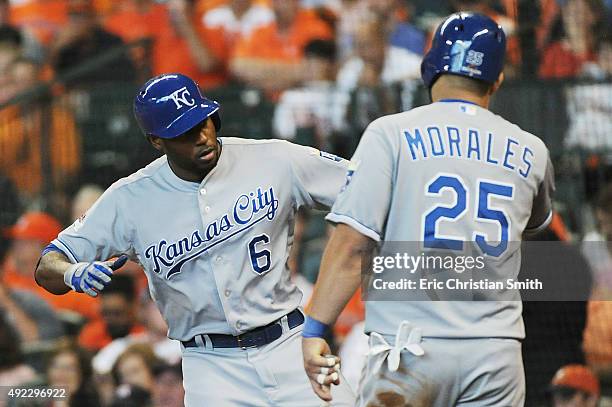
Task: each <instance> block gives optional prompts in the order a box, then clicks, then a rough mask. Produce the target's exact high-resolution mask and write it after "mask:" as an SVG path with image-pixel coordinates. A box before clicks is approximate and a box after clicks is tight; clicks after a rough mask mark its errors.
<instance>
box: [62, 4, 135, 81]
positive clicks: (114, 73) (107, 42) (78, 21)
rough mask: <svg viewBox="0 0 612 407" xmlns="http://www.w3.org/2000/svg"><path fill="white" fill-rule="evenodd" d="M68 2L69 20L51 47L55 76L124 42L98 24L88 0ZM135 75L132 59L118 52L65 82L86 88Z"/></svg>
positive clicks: (125, 79)
mask: <svg viewBox="0 0 612 407" xmlns="http://www.w3.org/2000/svg"><path fill="white" fill-rule="evenodd" d="M67 1H68V21H67V23H66V25H64V26H63V27H62V29H61V31H60V32H59V33H58V35H57V36H56V38H55V39H54V41H53V43H52V44H51V48H50V58H51V64H52V66H53V69H54V70H55V72H56V73H57V74H58V75H63V74H65V73H66V72H68V71H70V70H71V68H75V67H77V66H79V65H81V64H84V63H86V62H88V61H90V60H91V59H92V58H95V57H96V56H98V55H100V54H102V53H104V52H105V51H109V50H111V49H113V48H117V47H120V46H121V45H123V44H124V43H123V41H122V40H121V38H119V37H117V36H116V35H114V34H111V33H110V32H108V31H106V30H105V29H104V28H103V27H102V26H101V25H100V24H99V23H98V21H97V19H96V15H95V11H94V9H93V6H92V4H91V2H90V1H88V0H67ZM135 78H136V72H135V70H134V66H133V64H132V62H131V60H130V59H129V57H127V55H121V56H120V57H119V58H118V59H114V60H111V61H108V62H106V63H103V64H102V63H101V64H97V65H95V66H94V67H93V68H92V70H91V71H88V72H87V73H85V74H83V75H80V76H79V77H78V78H74V79H70V80H69V81H68V82H67V83H66V84H67V85H68V86H69V87H71V88H74V87H77V88H87V87H90V86H92V85H96V84H101V83H105V82H110V81H123V82H131V81H134V80H135Z"/></svg>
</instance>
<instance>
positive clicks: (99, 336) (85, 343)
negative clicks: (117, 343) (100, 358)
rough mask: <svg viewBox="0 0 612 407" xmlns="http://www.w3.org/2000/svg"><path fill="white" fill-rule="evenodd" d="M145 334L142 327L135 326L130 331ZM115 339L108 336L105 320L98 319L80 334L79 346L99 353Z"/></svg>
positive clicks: (85, 327)
mask: <svg viewBox="0 0 612 407" xmlns="http://www.w3.org/2000/svg"><path fill="white" fill-rule="evenodd" d="M143 332H145V328H144V326H142V325H138V324H136V325H134V326H133V327H132V329H131V330H130V334H140V333H143ZM112 341H113V338H111V337H110V335H109V334H108V330H107V329H106V322H104V320H103V319H97V320H95V321H91V322H89V323H87V324H86V325H85V326H84V327H83V329H82V330H81V333H80V334H79V345H80V346H81V347H83V348H85V349H88V350H90V351H94V352H96V351H99V350H100V349H102V348H103V347H105V346H106V345H108V344H109V343H111V342H112Z"/></svg>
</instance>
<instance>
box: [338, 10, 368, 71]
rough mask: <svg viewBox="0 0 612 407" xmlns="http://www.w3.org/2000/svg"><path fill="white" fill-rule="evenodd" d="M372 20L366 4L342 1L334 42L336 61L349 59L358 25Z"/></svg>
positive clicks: (353, 49)
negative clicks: (336, 51)
mask: <svg viewBox="0 0 612 407" xmlns="http://www.w3.org/2000/svg"><path fill="white" fill-rule="evenodd" d="M368 18H372V15H371V12H370V10H369V7H368V3H367V2H365V1H363V0H342V13H340V14H339V16H338V23H337V27H336V42H337V44H338V61H340V62H343V61H345V60H346V59H348V58H350V57H351V56H352V54H353V52H354V51H355V35H356V29H357V27H359V25H360V24H361V23H362V22H363V21H364V20H367V19H368Z"/></svg>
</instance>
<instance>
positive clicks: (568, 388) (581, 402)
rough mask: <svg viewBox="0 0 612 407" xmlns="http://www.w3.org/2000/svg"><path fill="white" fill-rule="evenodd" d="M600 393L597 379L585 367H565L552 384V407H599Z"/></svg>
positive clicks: (560, 370)
mask: <svg viewBox="0 0 612 407" xmlns="http://www.w3.org/2000/svg"><path fill="white" fill-rule="evenodd" d="M599 392H600V389H599V381H598V380H597V377H595V375H594V374H593V372H592V371H591V370H590V369H589V368H588V367H586V366H583V365H577V364H573V365H566V366H563V367H562V368H560V369H559V370H558V371H557V373H555V376H554V377H553V379H552V381H551V383H550V395H551V398H552V400H551V401H552V407H597V405H598V403H599Z"/></svg>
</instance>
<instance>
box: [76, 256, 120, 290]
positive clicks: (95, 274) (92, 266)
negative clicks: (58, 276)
mask: <svg viewBox="0 0 612 407" xmlns="http://www.w3.org/2000/svg"><path fill="white" fill-rule="evenodd" d="M126 261H127V256H125V255H122V256H121V257H119V258H118V259H117V260H115V261H114V262H102V261H94V262H92V263H76V264H73V265H72V266H71V267H70V268H69V269H68V270H67V271H66V273H64V283H66V285H67V286H68V287H70V288H71V289H73V290H74V291H76V292H78V293H85V294H87V295H89V296H91V297H97V296H98V293H99V292H100V291H102V290H104V288H105V287H106V286H107V285H108V284H109V283H110V282H111V277H112V276H113V271H114V270H117V269H119V268H120V267H121V266H123V265H124V264H125V262H126Z"/></svg>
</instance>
